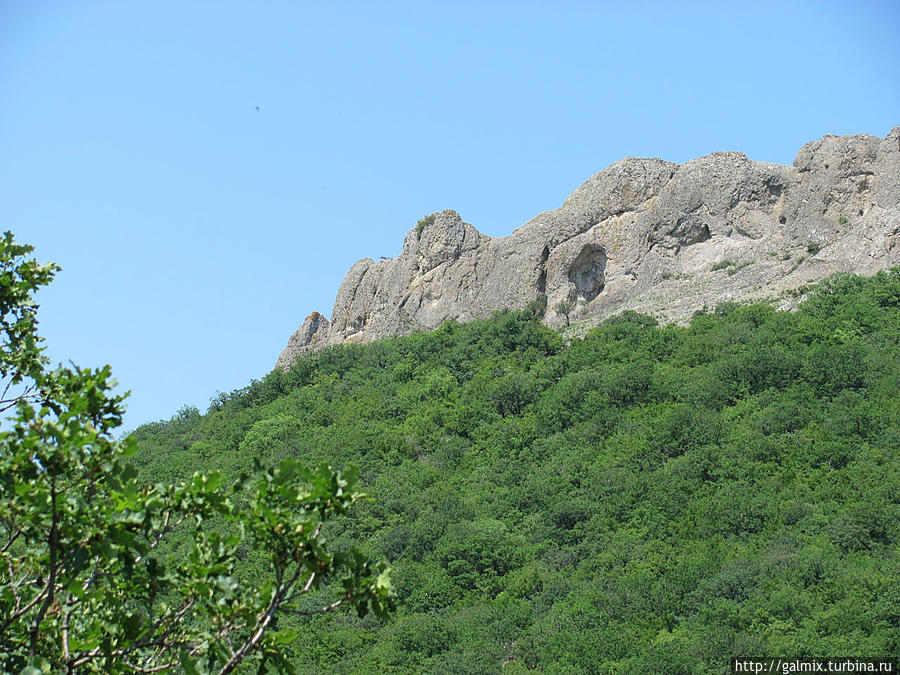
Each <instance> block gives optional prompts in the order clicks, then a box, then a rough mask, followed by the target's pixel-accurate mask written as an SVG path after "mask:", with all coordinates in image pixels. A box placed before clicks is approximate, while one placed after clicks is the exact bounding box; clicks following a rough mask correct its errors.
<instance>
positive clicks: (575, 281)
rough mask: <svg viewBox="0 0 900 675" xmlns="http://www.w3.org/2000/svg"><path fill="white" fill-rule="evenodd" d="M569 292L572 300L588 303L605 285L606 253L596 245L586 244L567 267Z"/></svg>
mask: <svg viewBox="0 0 900 675" xmlns="http://www.w3.org/2000/svg"><path fill="white" fill-rule="evenodd" d="M569 281H570V282H572V285H573V286H574V288H572V289H570V290H569V296H570V299H572V300H583V301H585V302H590V301H591V300H593V299H594V298H596V297H597V295H599V293H600V291H602V290H603V286H604V285H605V283H606V251H604V250H603V247H601V246H597V245H596V244H587V245H585V246H584V247H583V248H582V249H581V252H580V253H579V254H578V257H576V258H575V260H574V261H573V262H572V266H571V267H569Z"/></svg>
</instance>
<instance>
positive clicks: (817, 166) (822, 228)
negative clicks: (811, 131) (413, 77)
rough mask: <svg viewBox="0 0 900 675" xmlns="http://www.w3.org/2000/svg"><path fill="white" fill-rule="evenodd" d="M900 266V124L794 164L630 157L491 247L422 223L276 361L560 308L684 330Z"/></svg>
mask: <svg viewBox="0 0 900 675" xmlns="http://www.w3.org/2000/svg"><path fill="white" fill-rule="evenodd" d="M898 264H900V127H895V128H894V129H892V130H891V132H890V133H889V134H888V135H887V136H886V137H885V138H878V137H875V136H868V135H856V136H831V135H828V136H824V137H823V138H821V139H820V140H818V141H814V142H811V143H807V144H806V145H804V146H803V147H802V148H801V149H800V151H799V152H798V153H797V156H796V159H795V160H794V164H793V166H783V165H780V164H769V163H764V162H754V161H751V160H749V159H748V158H747V157H746V156H745V155H743V154H741V153H738V152H717V153H713V154H711V155H707V156H705V157H700V158H698V159H694V160H691V161H689V162H686V163H684V164H681V165H678V164H673V163H671V162H666V161H663V160H661V159H639V158H633V157H629V158H626V159H622V160H620V161H618V162H616V163H615V164H613V165H611V166H609V167H607V168H606V169H604V170H603V171H600V172H599V173H597V174H595V175H593V176H591V177H590V178H589V179H588V180H587V181H585V182H584V183H583V184H582V185H581V186H580V187H579V188H578V189H576V190H575V191H574V192H573V193H572V194H570V195H569V196H568V197H567V198H566V199H565V201H564V202H563V204H562V205H561V206H560V207H559V208H558V209H555V210H552V211H545V212H544V213H541V214H538V215H537V216H535V217H534V218H532V219H531V220H530V221H528V222H527V223H525V224H524V225H522V226H521V227H519V228H518V229H516V230H515V231H514V232H513V233H512V234H510V235H509V236H507V237H501V238H491V237H488V236H486V235H483V234H481V233H480V232H478V231H477V230H476V229H475V228H474V227H473V226H472V225H470V224H468V223H466V222H464V221H463V219H462V218H461V217H460V215H459V214H458V213H456V212H455V211H450V210H447V211H441V212H439V213H434V214H432V215H430V216H428V217H426V218H423V219H422V220H420V221H419V223H417V224H416V226H414V227H413V228H412V229H411V230H410V231H409V232H408V233H407V234H406V238H405V239H404V241H403V250H402V252H401V253H400V255H399V256H397V258H394V259H391V260H388V259H382V260H379V261H377V262H376V261H374V260H372V259H370V258H365V259H363V260H360V261H359V262H357V263H356V264H355V265H353V267H351V268H350V271H349V272H348V273H347V276H346V277H345V278H344V282H343V283H342V284H341V288H340V290H339V291H338V294H337V299H336V300H335V304H334V310H333V312H332V315H331V321H330V322H329V321H328V320H327V319H326V318H325V317H323V316H322V315H321V314H318V313H316V312H314V313H313V314H311V315H310V316H309V317H307V319H306V320H305V321H304V322H303V325H302V326H301V327H300V328H299V329H298V331H297V332H296V333H295V334H294V335H293V336H291V338H290V341H289V342H288V346H287V347H286V348H285V350H284V351H283V352H282V353H281V356H280V357H279V358H278V363H277V365H278V366H279V367H282V368H287V367H289V366H290V365H291V364H292V363H293V362H294V360H295V359H296V358H297V357H298V356H299V355H301V354H304V353H307V352H309V351H311V350H314V349H318V348H320V347H323V346H326V345H332V344H340V343H343V342H368V341H371V340H374V339H377V338H380V337H384V336H388V335H398V334H402V333H408V332H410V331H413V330H431V329H434V328H437V327H438V326H439V325H440V324H441V323H443V322H444V321H446V320H447V319H450V318H453V319H458V320H461V321H466V320H471V319H475V318H479V317H486V316H490V314H491V313H492V312H494V311H496V310H501V309H521V308H523V307H525V306H526V305H527V304H528V303H529V302H531V301H532V300H535V299H537V298H538V297H540V296H546V297H547V300H548V302H547V307H548V309H547V311H546V313H545V315H544V318H543V320H544V322H545V323H547V324H550V325H557V324H560V323H562V322H563V321H564V318H563V317H562V316H561V315H559V314H558V313H557V312H555V311H554V309H553V308H554V306H555V305H556V304H558V303H559V302H561V301H572V302H574V303H575V305H576V307H575V309H574V310H573V311H572V312H570V315H569V318H570V319H571V320H573V321H586V322H589V323H596V322H599V321H601V320H602V319H603V318H605V317H607V316H610V315H612V314H615V313H619V312H621V311H624V310H626V309H634V310H637V311H642V312H647V313H650V314H654V315H656V316H658V317H659V318H660V319H661V320H663V321H683V320H686V319H687V318H689V317H690V316H691V315H692V314H693V312H694V311H695V310H697V309H699V308H701V307H703V306H707V307H712V306H715V304H716V303H718V302H721V301H723V300H754V299H762V298H775V299H776V300H777V301H778V302H779V303H780V306H782V307H791V306H793V305H795V304H796V302H797V298H798V296H799V295H800V293H798V292H796V291H795V289H802V287H803V286H804V285H806V284H809V283H811V282H815V281H819V280H821V279H823V278H824V277H826V276H828V275H830V274H833V273H835V272H854V273H857V274H873V273H874V272H876V271H877V270H879V269H883V268H887V267H892V266H894V265H898Z"/></svg>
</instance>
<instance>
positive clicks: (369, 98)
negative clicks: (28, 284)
mask: <svg viewBox="0 0 900 675" xmlns="http://www.w3.org/2000/svg"><path fill="white" fill-rule="evenodd" d="M626 4H628V3H624V2H549V1H547V2H528V1H524V2H522V1H516V2H512V1H510V2H485V1H481V2H459V1H454V2H445V3H436V2H423V1H422V0H419V1H417V2H382V3H374V2H334V3H326V2H317V3H311V2H307V3H300V2H260V3H250V2H219V1H216V2H212V1H209V2H191V1H188V0H179V1H177V2H170V1H167V0H157V1H155V2H120V1H118V0H116V1H111V2H95V1H91V0H79V1H78V2H73V1H70V0H66V1H56V2H54V1H52V0H48V1H46V2H25V1H23V0H0V229H11V230H12V231H13V232H14V233H15V234H16V235H17V237H18V239H19V240H21V241H25V242H29V243H32V244H34V245H35V246H36V247H37V252H36V255H37V256H38V257H39V258H41V259H43V260H54V261H56V262H58V263H59V264H60V265H62V267H63V271H62V273H61V274H60V275H59V277H58V278H57V280H56V281H55V282H54V284H53V285H52V286H51V287H50V288H48V289H46V290H44V291H42V293H41V294H40V296H39V300H40V302H41V313H40V317H41V321H42V324H41V329H42V332H43V334H44V335H45V336H46V337H47V341H48V346H49V351H48V353H49V355H50V356H51V357H52V358H53V359H54V360H56V361H66V360H69V359H72V360H74V361H75V362H76V363H79V364H81V365H102V364H104V363H110V364H112V366H113V372H114V373H115V374H116V375H117V376H118V378H119V380H120V383H121V388H122V389H131V390H132V398H131V403H130V410H129V414H128V416H127V418H126V425H127V426H129V427H134V426H136V425H138V424H141V423H143V422H146V421H151V420H154V419H160V418H168V417H170V416H171V415H172V414H173V413H174V412H175V411H176V410H177V409H178V408H180V407H181V406H182V405H185V404H190V405H196V406H198V407H199V408H200V409H201V411H203V410H205V409H206V407H207V405H208V403H209V400H210V398H211V397H212V396H213V395H214V394H215V393H216V392H217V391H230V390H232V389H235V388H237V387H240V386H243V385H245V384H247V383H248V382H249V381H250V379H251V378H258V377H262V376H263V375H265V373H267V372H268V371H269V370H270V369H271V368H272V366H273V365H274V362H275V359H276V357H277V356H278V353H279V351H280V350H281V349H282V347H283V346H284V345H285V343H286V342H287V339H288V337H289V336H290V334H291V333H292V332H293V331H294V330H295V329H296V328H297V326H298V325H299V324H300V323H301V322H302V321H303V319H304V317H305V316H306V315H307V314H309V313H310V312H311V311H313V310H319V311H321V312H323V313H325V314H326V315H330V313H331V307H332V303H333V301H334V296H335V294H336V292H337V289H338V286H339V285H340V282H341V280H342V278H343V276H344V274H345V273H346V271H347V269H348V268H349V267H350V265H352V264H353V263H354V262H355V261H356V260H358V259H359V258H363V257H372V258H376V259H377V258H378V257H379V256H382V255H384V256H395V255H396V254H397V253H399V250H400V246H401V243H402V239H403V235H404V234H405V233H406V231H407V230H408V229H409V228H410V227H411V226H412V225H413V224H414V223H415V221H416V220H417V219H418V218H419V217H420V216H422V215H424V214H427V213H431V212H433V211H436V210H441V209H445V208H453V209H456V210H457V211H459V212H460V213H461V214H462V216H463V218H464V219H465V220H467V221H468V222H471V223H472V224H473V225H475V226H476V227H477V228H478V229H479V230H481V231H482V232H485V233H487V234H490V235H492V236H503V235H506V234H509V233H510V232H511V231H512V230H513V229H514V228H515V227H517V226H519V225H521V224H522V223H524V222H525V221H526V220H528V219H529V218H531V217H532V216H534V215H536V214H537V213H538V212H540V211H543V210H547V209H552V208H555V207H557V206H558V205H559V204H560V203H561V202H562V200H563V199H564V198H565V196H566V195H567V194H568V193H569V192H571V191H572V190H573V189H575V188H576V187H578V185H579V184H581V182H583V181H584V180H585V179H587V178H588V177H589V176H590V175H591V174H593V173H595V172H597V171H599V170H600V169H603V168H604V167H606V166H608V165H609V164H611V163H612V162H614V161H616V160H618V159H620V158H621V157H624V156H652V157H662V158H664V159H667V160H670V161H676V162H683V161H687V160H689V159H691V158H693V157H698V156H701V155H704V154H707V153H710V152H714V151H717V150H739V151H742V152H744V153H746V154H747V155H748V156H749V157H750V158H751V159H756V160H764V161H771V162H781V163H788V164H789V163H791V162H792V161H793V157H794V154H795V153H796V151H797V150H798V149H799V147H800V146H801V145H802V144H803V143H804V142H806V141H809V140H814V139H817V138H819V137H820V136H822V135H823V134H826V133H833V134H845V133H870V134H875V135H879V136H884V135H885V134H886V133H887V132H888V131H889V130H890V128H891V127H892V126H894V125H897V124H900V75H898V73H900V2H897V1H896V0H883V1H880V2H876V1H873V0H854V1H852V2H850V1H842V2H827V1H826V2H790V1H786V2H785V1H778V2H767V1H754V2H741V3H732V2H721V1H719V2H709V3H697V2H693V3H692V2H632V3H630V4H628V6H627V7H626ZM257 106H258V107H259V108H260V109H259V110H258V111H257V109H256V108H257Z"/></svg>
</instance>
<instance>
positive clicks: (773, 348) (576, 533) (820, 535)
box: [134, 268, 900, 673]
mask: <svg viewBox="0 0 900 675" xmlns="http://www.w3.org/2000/svg"><path fill="white" fill-rule="evenodd" d="M223 367H226V366H225V365H224V364H223ZM134 435H135V437H136V438H137V441H138V446H139V452H138V456H137V458H138V461H139V463H140V465H141V472H142V475H143V476H144V477H147V478H150V479H152V480H165V481H172V480H176V479H183V478H184V477H186V476H189V475H190V474H191V472H193V471H194V470H198V469H199V470H206V469H220V470H222V471H224V472H225V473H226V474H233V475H236V474H238V473H239V472H241V471H245V470H247V469H249V468H251V467H252V465H253V461H254V458H261V459H263V460H278V459H280V458H283V457H295V458H297V459H299V460H301V461H303V462H306V463H309V464H313V463H317V462H319V461H321V460H327V461H329V462H331V463H333V464H335V465H343V466H346V465H355V466H357V467H358V468H359V470H360V482H361V483H362V484H363V485H364V486H365V487H366V488H367V489H368V491H370V492H372V493H373V494H374V495H375V497H376V498H375V499H374V501H372V502H369V503H367V504H365V505H364V506H363V508H362V509H361V510H359V511H358V512H357V514H356V516H354V517H353V518H349V517H348V518H343V519H341V520H340V521H336V522H335V523H334V524H333V525H332V526H331V528H330V529H329V530H328V531H327V532H326V533H327V535H328V538H329V540H330V542H331V543H332V545H334V546H336V547H338V548H341V547H345V548H347V547H350V546H351V545H358V546H362V547H363V548H364V549H366V550H367V552H368V553H370V554H372V555H374V556H376V557H381V556H383V557H386V558H387V559H388V560H390V561H391V563H392V566H393V573H392V578H393V580H394V584H395V587H396V590H397V593H398V598H397V600H398V610H397V612H396V613H395V615H394V616H393V617H392V618H391V619H390V620H387V621H380V620H377V619H375V618H366V619H357V618H356V617H355V616H346V615H340V616H337V615H335V616H331V615H326V616H319V617H315V618H313V619H310V620H300V619H298V620H297V624H295V625H297V626H298V627H299V628H300V630H299V637H298V638H297V639H296V640H295V641H294V642H293V643H291V644H289V645H286V646H285V649H286V650H287V652H288V655H289V656H290V658H291V659H293V661H294V663H295V664H296V665H297V668H298V670H299V671H300V672H308V673H412V672H415V673H420V672H426V673H494V672H497V673H499V672H503V673H525V672H548V673H550V672H552V673H580V672H594V673H641V672H645V673H649V672H656V673H723V672H727V670H728V667H729V665H728V664H729V659H730V658H731V657H734V656H741V655H755V656H758V655H779V656H790V657H798V656H804V655H806V656H829V655H830V656H835V655H868V656H874V655H897V654H898V653H900V560H898V543H900V503H898V499H900V268H895V269H894V270H892V271H890V272H882V273H879V274H877V275H876V276H874V277H872V278H860V277H854V276H840V277H833V278H831V279H829V280H826V281H825V282H823V283H822V284H821V285H820V286H819V287H818V288H816V289H814V290H813V291H812V292H811V294H810V297H809V299H808V300H807V301H805V302H804V303H803V304H802V305H801V307H800V309H799V311H797V312H795V313H787V312H777V311H775V310H774V309H772V308H771V307H770V306H767V305H764V304H757V305H751V306H737V305H732V304H726V305H719V306H718V307H717V308H716V309H715V311H713V312H708V313H699V314H697V315H696V316H695V317H694V318H693V320H692V321H691V322H690V325H689V326H688V327H679V326H665V327H661V326H658V325H657V323H656V321H655V320H654V319H653V318H651V317H648V316H644V315H639V314H635V313H628V312H626V313H625V314H622V315H621V316H618V317H615V318H613V319H610V320H607V321H605V322H604V323H603V324H601V325H599V326H597V327H596V328H594V329H592V330H591V331H590V332H589V333H588V334H587V336H586V337H585V338H584V339H581V340H576V341H574V342H573V343H572V344H570V345H568V346H566V345H564V344H563V342H562V339H561V338H560V337H559V335H558V334H557V333H555V332H554V331H552V330H550V329H548V328H546V327H544V326H542V325H540V324H539V323H538V322H536V321H535V320H533V319H532V318H531V317H530V316H529V314H528V312H508V313H502V314H498V315H496V316H495V317H494V318H492V319H490V320H483V321H475V322H472V323H467V324H459V323H453V322H450V323H447V324H445V325H444V326H443V327H441V328H440V329H439V330H437V331H435V332H433V333H429V334H415V335H411V336H408V337H402V338H395V339H389V340H383V341H378V342H375V343H372V344H369V345H364V346H360V345H346V346H340V347H331V348H328V349H324V350H322V351H319V352H317V353H315V354H313V355H311V356H308V357H304V358H301V359H300V360H299V361H298V362H297V364H296V366H295V367H294V368H292V369H291V370H290V371H287V372H282V371H280V370H276V371H273V372H272V373H270V374H269V375H268V376H266V377H265V378H263V379H262V380H260V381H255V382H253V383H252V384H251V385H250V386H248V387H246V388H245V389H242V390H239V391H235V392H233V393H231V394H229V395H222V396H220V397H218V398H217V399H216V400H215V401H214V402H213V404H212V405H211V407H210V410H209V411H208V412H207V413H206V414H204V415H201V414H200V413H199V412H198V411H197V410H196V409H191V408H185V409H182V410H181V411H180V412H179V413H178V414H177V415H176V416H175V417H173V418H172V419H171V420H169V421H168V422H161V423H157V424H151V425H146V426H144V427H141V428H140V429H138V430H137V431H136V432H135V434H134ZM254 555H261V554H251V555H248V556H247V559H246V561H245V562H246V564H247V565H254V564H255V562H254Z"/></svg>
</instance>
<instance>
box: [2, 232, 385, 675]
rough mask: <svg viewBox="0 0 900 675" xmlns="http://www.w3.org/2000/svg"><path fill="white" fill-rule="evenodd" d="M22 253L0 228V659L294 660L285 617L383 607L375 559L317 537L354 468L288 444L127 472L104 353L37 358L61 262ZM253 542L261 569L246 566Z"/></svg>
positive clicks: (25, 664) (15, 662)
mask: <svg viewBox="0 0 900 675" xmlns="http://www.w3.org/2000/svg"><path fill="white" fill-rule="evenodd" d="M31 251H32V247H30V246H23V245H20V244H16V243H15V242H14V240H13V236H12V235H11V234H10V233H6V234H5V235H4V237H3V239H2V240H0V312H2V314H0V334H2V342H0V375H2V376H3V377H4V378H6V381H7V387H6V392H7V393H6V394H5V395H4V397H3V398H4V399H5V400H4V405H5V406H6V407H12V406H15V415H14V417H12V418H10V425H9V428H8V429H6V430H4V431H2V432H0V670H3V671H5V672H12V671H16V672H23V673H29V674H36V673H40V672H65V673H74V672H79V673H80V672H103V673H130V672H137V673H148V672H162V671H167V670H172V669H177V668H179V667H180V668H181V669H182V670H183V671H184V672H187V673H201V672H218V673H221V674H225V673H229V672H231V671H232V670H234V669H235V668H236V667H237V666H238V665H239V664H241V663H242V662H244V661H246V660H248V659H255V660H258V661H259V662H260V667H265V666H271V667H273V668H275V669H277V670H281V671H284V670H292V666H291V664H290V663H289V660H288V658H287V657H286V656H285V653H286V651H287V650H286V649H285V645H288V644H289V643H291V642H293V641H294V639H295V638H296V636H297V630H296V628H295V627H293V626H291V625H289V624H290V621H289V620H285V621H284V624H285V625H283V626H282V625H280V624H279V622H280V620H281V619H287V617H289V616H290V615H295V616H296V615H300V616H303V615H311V614H317V613H321V612H329V611H332V610H335V609H338V608H339V607H342V606H349V607H353V608H354V609H355V610H356V612H357V613H358V614H359V616H364V615H365V614H367V613H369V612H373V613H374V614H376V615H378V616H384V615H385V614H386V613H387V612H388V611H389V610H390V609H391V608H392V604H393V591H392V589H391V584H390V579H389V574H388V568H387V567H386V565H385V564H384V563H379V562H374V561H372V560H370V559H369V558H367V557H366V556H364V555H363V554H362V553H360V552H359V551H356V550H352V549H351V550H349V551H346V552H342V553H330V552H329V550H328V548H327V547H326V545H325V541H324V537H323V535H322V528H323V524H324V523H325V522H326V521H328V520H329V519H332V518H334V517H335V516H341V515H343V514H346V513H347V512H348V511H349V510H350V509H351V508H352V507H353V506H354V504H356V503H357V502H359V501H360V500H362V499H363V498H364V497H365V495H363V494H362V493H360V492H358V491H356V490H355V489H354V483H355V479H356V472H355V471H353V470H351V471H345V472H342V471H338V470H334V469H332V468H331V467H330V466H328V465H327V464H322V465H321V466H319V468H318V469H316V470H314V471H310V470H307V469H305V468H304V467H302V466H301V465H300V464H298V463H297V462H296V461H294V460H293V459H285V460H283V461H282V462H281V463H280V464H279V465H278V466H277V467H268V466H263V465H261V464H260V463H259V462H256V466H255V467H254V471H253V474H252V475H247V474H244V475H241V476H239V477H238V478H236V479H234V480H232V481H226V480H225V479H224V477H223V476H222V474H219V473H216V472H213V473H210V474H206V475H204V474H200V473H195V474H194V475H193V476H192V477H191V478H190V479H189V480H187V481H186V482H183V483H180V484H175V485H171V484H170V485H164V484H158V485H144V484H142V483H141V482H139V480H138V470H137V469H136V468H135V466H134V465H132V464H131V463H130V462H129V458H130V457H131V456H132V455H133V454H134V452H135V450H136V443H135V441H134V440H133V439H132V438H126V439H124V440H117V439H116V438H115V437H114V432H115V430H116V429H117V428H118V427H119V425H120V424H121V419H122V413H123V402H124V399H125V396H122V395H117V394H113V393H112V391H111V388H112V386H113V385H114V382H113V381H112V380H111V374H110V368H109V366H105V367H103V368H100V369H96V370H92V369H82V368H78V367H75V366H73V367H71V368H64V367H59V368H56V369H52V370H51V369H49V368H48V366H47V359H46V358H45V357H44V356H43V354H42V349H43V348H42V347H41V341H42V340H41V338H40V337H39V336H38V334H37V332H36V328H37V320H36V318H35V311H36V308H37V306H36V304H35V303H34V299H33V294H34V292H35V291H36V290H37V289H38V288H39V287H40V286H42V285H45V284H47V283H49V282H50V280H51V279H52V278H53V275H54V273H55V272H56V271H57V270H58V268H57V267H56V266H55V265H53V264H48V265H41V264H38V263H37V262H35V261H34V260H28V259H26V256H28V254H30V253H31ZM10 391H12V392H13V393H14V395H10V394H9V392H10ZM188 412H189V413H190V414H189V415H188V414H187V413H185V415H187V417H190V418H191V419H187V418H185V420H181V419H179V420H178V422H179V423H182V424H186V423H188V422H191V423H193V421H192V420H194V418H196V416H197V413H196V411H188ZM185 415H182V417H185ZM251 546H252V547H255V549H256V550H258V551H260V552H261V553H260V555H264V556H265V557H266V560H267V563H268V567H269V569H268V572H267V573H266V574H264V575H262V576H261V577H260V576H251V575H247V574H243V575H242V573H241V572H242V571H243V572H246V570H247V566H246V565H242V564H241V559H242V558H244V557H246V555H247V551H248V547H251ZM328 587H332V588H336V591H337V597H336V598H329V599H328V600H324V599H323V598H325V595H324V593H325V592H326V589H327V588H328Z"/></svg>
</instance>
